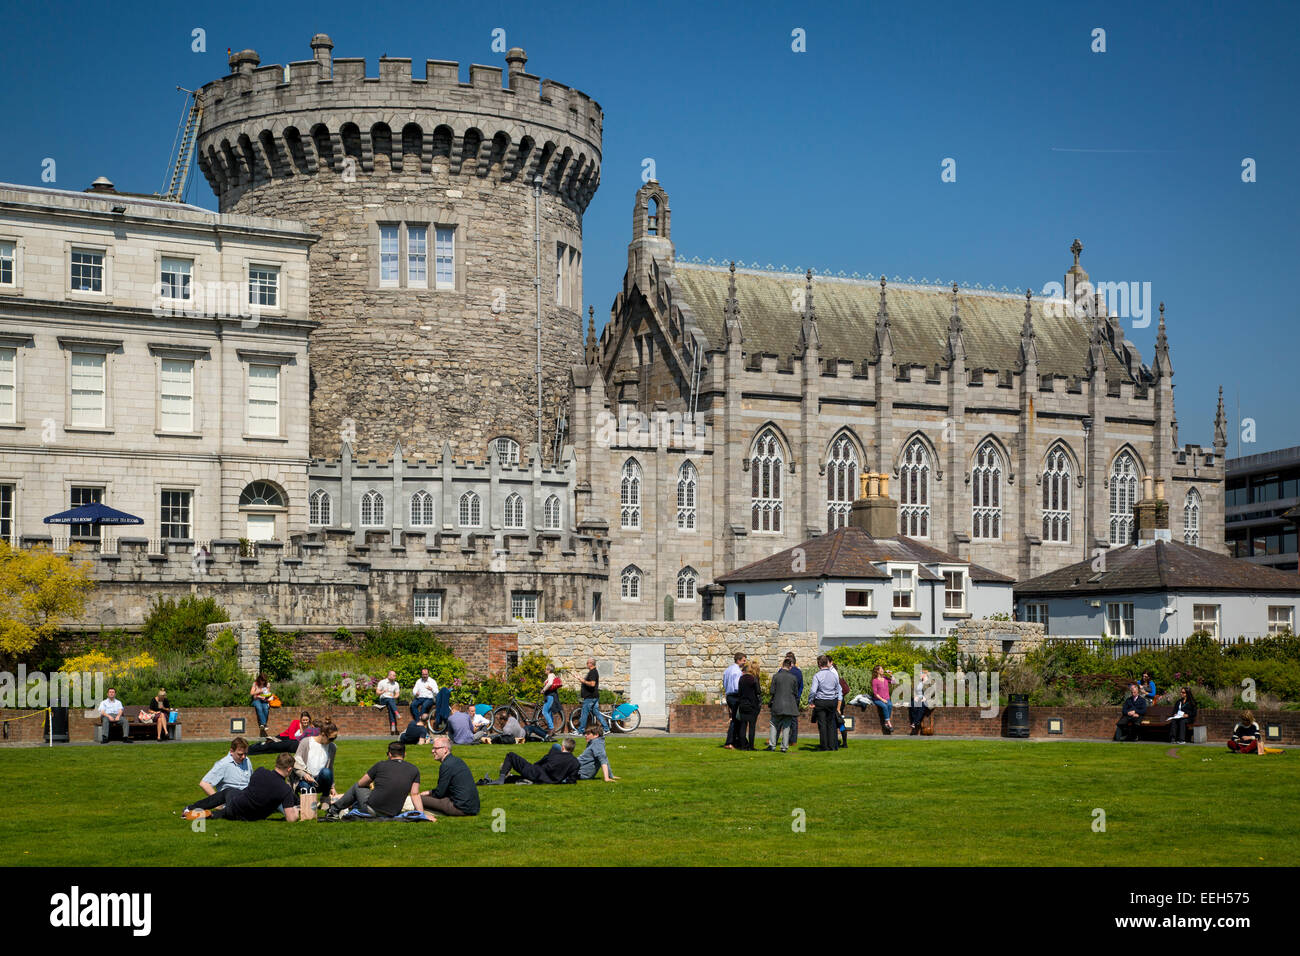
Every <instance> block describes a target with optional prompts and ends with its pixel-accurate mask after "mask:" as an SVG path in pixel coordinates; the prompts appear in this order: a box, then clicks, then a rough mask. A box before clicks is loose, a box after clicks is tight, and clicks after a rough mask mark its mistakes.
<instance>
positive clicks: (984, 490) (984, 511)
mask: <svg viewBox="0 0 1300 956" xmlns="http://www.w3.org/2000/svg"><path fill="white" fill-rule="evenodd" d="M970 484H971V519H972V524H973V525H974V533H973V534H972V535H971V537H973V538H975V539H977V540H985V541H990V540H999V539H1001V537H1002V456H1001V455H1000V454H999V453H998V448H997V445H995V444H994V443H993V442H992V441H986V442H985V443H984V444H983V445H981V446H980V448H979V451H977V452H976V453H975V467H974V468H972V469H971V475H970Z"/></svg>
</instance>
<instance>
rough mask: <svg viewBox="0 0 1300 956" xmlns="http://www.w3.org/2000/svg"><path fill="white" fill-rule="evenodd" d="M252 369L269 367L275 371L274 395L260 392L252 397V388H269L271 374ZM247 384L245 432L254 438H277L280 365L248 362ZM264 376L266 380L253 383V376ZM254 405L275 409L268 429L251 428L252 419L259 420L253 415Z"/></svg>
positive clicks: (278, 433)
mask: <svg viewBox="0 0 1300 956" xmlns="http://www.w3.org/2000/svg"><path fill="white" fill-rule="evenodd" d="M254 369H271V370H273V371H274V372H275V376H274V381H275V397H274V398H273V399H272V398H268V397H265V396H266V394H267V393H260V394H259V397H257V398H254V388H257V389H259V390H260V389H267V390H269V389H270V387H271V386H270V384H269V379H270V378H271V376H263V375H262V373H261V372H256V373H255V372H254V371H253V370H254ZM246 374H247V386H246V388H245V412H244V416H245V433H246V434H248V435H251V436H252V437H254V438H278V437H280V366H279V365H270V364H267V363H265V362H248V363H247V372H246ZM255 377H256V378H265V379H267V380H268V382H259V384H257V385H256V386H254V384H253V380H254V378H255ZM254 406H258V407H267V408H273V409H274V411H275V423H274V425H273V426H272V427H271V429H270V430H269V431H255V430H254V428H253V424H254V421H255V420H256V421H261V420H262V418H261V417H259V418H258V419H255V418H254V416H253V408H254Z"/></svg>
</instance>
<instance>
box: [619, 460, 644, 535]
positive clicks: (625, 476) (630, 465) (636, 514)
mask: <svg viewBox="0 0 1300 956" xmlns="http://www.w3.org/2000/svg"><path fill="white" fill-rule="evenodd" d="M641 474H642V473H641V463H640V462H639V461H637V460H636V459H635V458H629V459H628V460H627V461H625V462H623V471H622V476H621V477H620V479H619V485H618V503H619V527H621V528H622V529H623V530H625V531H640V530H641Z"/></svg>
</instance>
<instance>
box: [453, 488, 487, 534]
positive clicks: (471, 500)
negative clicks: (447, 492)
mask: <svg viewBox="0 0 1300 956" xmlns="http://www.w3.org/2000/svg"><path fill="white" fill-rule="evenodd" d="M456 517H457V518H458V519H459V523H460V526H461V527H462V528H481V527H483V500H482V499H481V498H480V497H479V494H478V492H477V491H466V492H465V493H464V494H462V495H461V496H460V504H459V506H458V507H457V508H456Z"/></svg>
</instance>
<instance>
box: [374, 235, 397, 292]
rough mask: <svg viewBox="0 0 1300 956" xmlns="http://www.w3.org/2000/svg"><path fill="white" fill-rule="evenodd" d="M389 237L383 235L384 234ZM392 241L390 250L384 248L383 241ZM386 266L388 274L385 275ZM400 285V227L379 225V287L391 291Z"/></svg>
mask: <svg viewBox="0 0 1300 956" xmlns="http://www.w3.org/2000/svg"><path fill="white" fill-rule="evenodd" d="M386 232H387V233H389V235H387V236H386V235H385V233H386ZM388 239H391V240H392V249H391V250H387V249H385V248H384V242H385V240H388ZM386 266H387V272H388V274H387V275H386V274H385V267H386ZM401 284H402V225H401V223H395V222H381V223H379V285H380V287H381V288H385V289H393V288H397V287H398V286H400V285H401Z"/></svg>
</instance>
